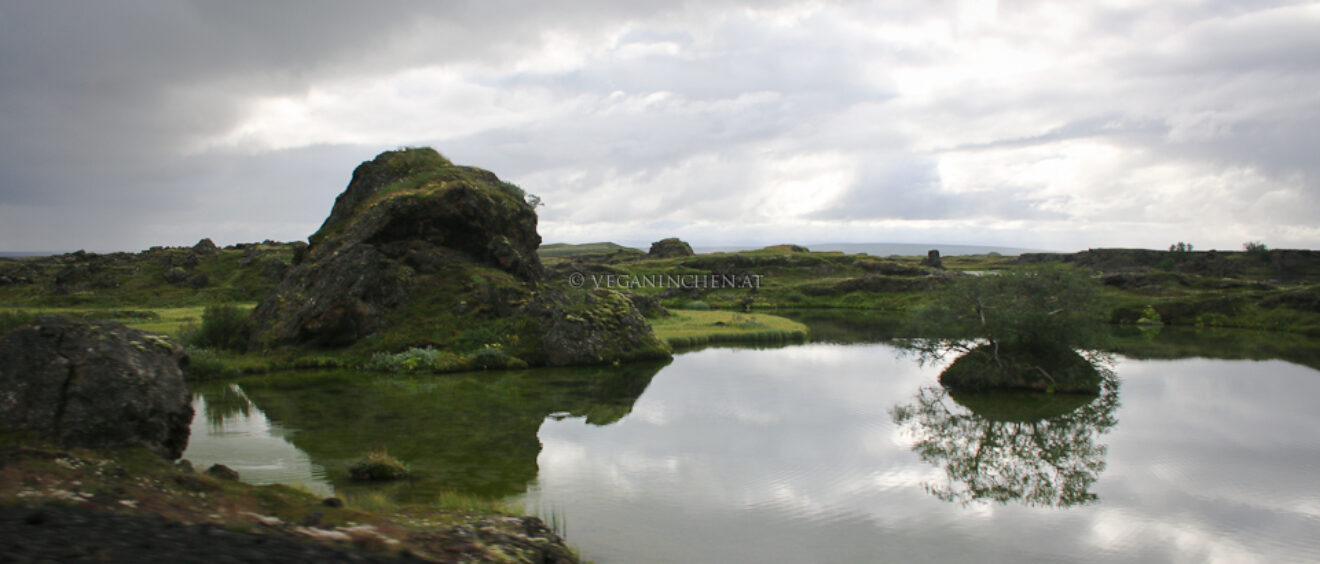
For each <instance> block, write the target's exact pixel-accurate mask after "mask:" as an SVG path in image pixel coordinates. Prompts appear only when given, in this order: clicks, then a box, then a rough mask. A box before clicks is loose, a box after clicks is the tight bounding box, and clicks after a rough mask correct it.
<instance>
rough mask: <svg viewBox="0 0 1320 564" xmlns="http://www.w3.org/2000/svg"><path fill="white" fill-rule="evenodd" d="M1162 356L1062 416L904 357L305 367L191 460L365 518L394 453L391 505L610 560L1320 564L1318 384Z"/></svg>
mask: <svg viewBox="0 0 1320 564" xmlns="http://www.w3.org/2000/svg"><path fill="white" fill-rule="evenodd" d="M1182 339H1184V340H1186V337H1182ZM1148 350H1155V351H1164V353H1162V354H1158V355H1155V354H1140V355H1138V354H1133V355H1131V356H1123V355H1117V356H1116V357H1115V359H1114V361H1113V363H1112V366H1111V368H1112V370H1113V371H1114V373H1115V374H1116V375H1117V380H1118V382H1119V385H1118V386H1117V387H1116V388H1113V389H1110V390H1107V391H1106V392H1105V393H1104V394H1102V395H1101V396H1100V397H1098V398H1095V399H1089V398H1088V399H1080V400H1079V399H1076V398H1068V397H1062V398H1059V399H1052V400H1049V401H1047V402H1041V401H1033V400H1029V399H1027V400H1023V399H1012V398H1002V397H989V398H987V397H962V396H960V397H958V398H954V397H950V396H949V395H947V394H946V393H944V392H943V391H942V390H941V389H940V388H939V387H938V385H937V384H936V378H937V376H938V374H939V370H940V367H939V366H931V365H926V366H921V365H919V364H918V363H916V362H914V361H913V359H911V358H908V357H904V356H902V355H901V354H900V353H899V350H898V349H896V348H895V347H893V346H891V345H889V344H885V343H863V344H819V343H818V344H809V345H802V346H794V347H786V348H779V349H762V350H752V349H705V350H701V351H696V352H691V353H685V354H681V355H678V356H676V357H675V359H674V360H673V362H672V363H669V364H667V365H631V366H624V367H620V368H598V369H578V370H536V371H522V372H500V373H487V374H476V375H464V376H451V377H439V378H437V377H416V378H407V377H381V376H377V375H363V374H345V373H337V374H329V375H309V374H300V375H290V376H288V377H287V378H283V379H282V378H278V377H277V378H272V379H267V380H263V381H250V382H246V383H243V384H240V385H234V384H216V385H210V386H206V387H202V388H199V390H198V393H197V398H196V402H197V404H198V405H197V407H198V413H199V416H198V417H197V419H196V420H195V421H194V427H193V439H192V442H191V444H190V446H189V450H188V452H186V453H185V457H187V458H190V459H192V460H193V462H194V463H196V464H210V463H211V462H223V463H225V464H228V465H230V466H233V467H235V468H236V469H237V470H239V471H240V472H241V473H242V474H243V476H244V479H245V480H249V481H253V482H260V483H268V482H296V483H303V484H306V485H308V487H310V488H312V489H313V490H317V491H321V492H325V493H329V492H331V491H333V492H334V493H336V495H341V496H345V497H347V498H349V500H350V503H351V502H352V496H353V495H359V494H360V493H361V491H362V490H360V489H356V488H353V487H351V486H350V485H349V484H348V483H347V482H346V480H345V477H344V475H345V473H346V471H345V469H346V468H347V466H348V465H349V464H351V463H352V462H353V460H355V459H356V458H357V457H359V456H361V455H362V453H364V452H366V451H368V450H371V449H373V448H378V447H387V448H388V450H389V452H390V453H391V454H394V455H396V456H398V457H400V458H402V459H404V460H405V461H408V462H409V463H410V464H411V465H412V466H413V468H414V469H415V470H418V471H419V474H420V476H419V477H418V478H417V479H415V480H414V481H412V482H409V483H406V484H398V485H393V486H390V487H389V489H387V490H384V491H387V492H388V495H390V496H392V497H395V498H397V499H400V500H404V501H409V502H423V503H424V502H425V501H426V500H427V499H428V497H432V496H435V495H437V494H438V492H442V491H446V490H460V491H468V492H475V493H480V494H483V495H489V496H499V497H505V498H507V499H510V500H513V501H515V502H517V503H521V504H522V506H523V507H525V509H526V511H527V512H529V513H532V514H539V515H541V516H543V517H544V518H545V519H546V520H547V521H548V522H553V523H554V524H555V526H556V528H558V529H559V530H560V531H561V532H562V533H564V534H566V536H567V538H568V540H569V542H570V544H572V545H573V546H574V547H575V548H577V549H578V550H579V551H580V552H581V554H582V556H583V557H584V558H586V559H588V560H593V561H596V562H600V563H606V562H720V561H724V562H765V561H775V562H886V561H892V562H913V561H933V562H952V561H968V560H976V561H985V562H1019V561H1051V562H1053V561H1077V562H1308V561H1320V479H1317V478H1316V477H1317V476H1318V475H1320V411H1318V410H1317V409H1316V408H1315V406H1316V402H1317V399H1320V371H1317V370H1316V369H1314V368H1311V367H1308V366H1306V365H1304V364H1299V363H1293V362H1288V361H1284V360H1223V359H1207V358H1198V357H1188V358H1164V359H1145V360H1141V359H1138V358H1135V357H1136V356H1141V357H1146V358H1149V357H1151V356H1164V357H1177V356H1179V354H1178V353H1176V352H1175V353H1172V354H1169V353H1168V350H1169V349H1168V348H1167V347H1163V348H1162V347H1159V346H1152V347H1148ZM1294 360H1296V359H1294ZM1307 364H1311V365H1314V363H1312V362H1308V363H1307ZM203 414H204V415H205V416H203Z"/></svg>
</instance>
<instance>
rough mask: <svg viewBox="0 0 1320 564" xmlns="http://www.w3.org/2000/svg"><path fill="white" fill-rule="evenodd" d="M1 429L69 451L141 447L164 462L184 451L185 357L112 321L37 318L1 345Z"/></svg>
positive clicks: (187, 408) (187, 415) (187, 419)
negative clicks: (30, 435) (20, 431)
mask: <svg viewBox="0 0 1320 564" xmlns="http://www.w3.org/2000/svg"><path fill="white" fill-rule="evenodd" d="M0 358H3V359H4V362H3V363H0V423H4V424H5V425H8V426H11V427H15V428H21V429H28V430H31V431H34V432H36V433H38V434H39V435H42V436H45V437H48V438H50V439H52V440H55V441H57V442H59V443H62V444H65V445H69V446H79V447H87V448H113V447H127V446H144V447H146V448H148V449H150V450H151V451H152V452H155V453H156V454H159V455H160V456H162V457H165V458H167V459H175V458H178V457H179V456H180V455H181V454H182V453H183V450H184V448H185V447H186V446H187V445H188V432H189V424H190V423H191V422H192V416H193V409H192V403H191V400H192V398H191V396H190V394H189V393H188V388H187V386H186V385H185V384H184V382H183V374H182V373H181V371H180V369H181V366H182V365H186V364H187V361H188V357H187V355H186V354H184V352H183V349H182V348H181V347H179V346H178V345H176V344H174V343H171V342H169V341H167V340H165V339H162V338H161V337H158V336H156V335H152V334H150V333H145V332H142V331H138V330H136V329H129V328H127V327H124V326H122V325H119V324H116V323H106V322H79V321H73V320H71V319H68V318H64V317H59V316H42V317H40V318H38V319H37V321H36V323H34V324H33V325H30V326H27V327H21V328H19V329H15V330H14V331H12V332H10V333H9V334H7V335H5V336H4V338H3V339H0Z"/></svg>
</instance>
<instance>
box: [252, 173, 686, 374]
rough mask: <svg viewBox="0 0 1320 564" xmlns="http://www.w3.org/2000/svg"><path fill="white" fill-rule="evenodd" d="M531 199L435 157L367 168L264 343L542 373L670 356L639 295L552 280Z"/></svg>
mask: <svg viewBox="0 0 1320 564" xmlns="http://www.w3.org/2000/svg"><path fill="white" fill-rule="evenodd" d="M524 198H525V194H524V192H523V191H522V190H521V189H520V188H518V187H517V186H514V185H513V184H510V183H507V182H504V181H502V180H500V179H499V178H498V177H496V176H495V175H494V174H493V173H491V172H488V171H485V170H482V169H478V168H473V167H465V166H456V165H454V164H453V163H452V162H450V161H449V160H448V159H446V158H444V157H443V156H441V155H440V154H439V153H437V152H436V151H435V150H433V149H429V148H425V149H406V150H401V151H389V152H386V153H382V154H380V155H379V156H377V157H376V158H375V159H374V160H371V161H368V162H365V163H362V164H361V165H360V166H359V167H358V168H357V170H355V171H354V173H353V180H352V181H351V182H350V183H349V186H348V188H347V189H346V190H345V191H344V192H343V193H342V194H340V195H339V197H338V198H337V199H336V200H335V205H334V209H333V210H332V211H331V213H330V216H329V217H328V218H327V219H326V221H325V223H324V224H323V225H322V226H321V228H320V229H319V230H318V231H317V232H316V233H315V234H314V235H312V237H311V238H310V241H311V243H310V246H309V247H308V248H307V251H306V253H305V256H303V257H301V260H300V261H298V263H297V264H296V265H294V266H292V267H290V268H289V269H288V271H287V272H286V273H285V275H284V277H283V279H282V280H281V281H280V282H279V284H278V285H277V286H276V287H275V288H274V289H273V290H272V291H271V292H270V294H269V295H267V296H266V298H265V299H264V300H263V301H262V302H261V303H260V304H259V305H258V306H257V308H256V309H254V310H253V312H252V322H253V327H254V328H255V329H256V330H255V331H254V332H253V336H252V343H251V345H253V346H255V347H258V348H266V349H269V348H276V347H285V346H294V347H312V348H342V347H354V348H356V349H358V350H359V351H361V352H363V353H370V352H375V351H388V352H396V351H400V350H404V349H407V348H410V347H431V348H436V349H442V350H447V351H451V352H454V353H457V354H466V353H472V352H474V351H479V350H488V349H493V348H497V349H499V350H500V351H501V354H507V355H509V356H512V357H515V358H518V359H521V360H523V361H525V362H527V363H528V364H532V365H547V364H548V365H567V364H589V363H607V362H614V361H619V360H632V359H641V358H662V357H667V356H668V355H669V352H668V350H667V349H666V348H665V347H664V345H663V344H662V343H660V341H659V340H657V339H656V338H655V336H654V335H653V334H652V333H651V330H650V327H649V325H647V324H646V321H645V318H643V317H642V316H641V314H640V313H638V312H637V310H636V308H634V307H631V304H630V303H629V302H628V300H627V299H626V298H623V297H622V296H618V297H617V298H616V297H614V296H611V295H608V294H614V292H608V291H606V292H584V291H575V290H573V289H571V288H562V289H561V288H558V287H553V286H552V285H550V284H549V283H548V282H547V281H546V276H545V273H544V271H543V270H542V267H541V262H540V259H539V258H538V257H537V253H536V250H537V247H538V246H539V245H540V243H541V237H540V235H538V234H537V233H536V212H535V208H534V207H533V206H532V205H531V204H529V203H527V202H526V201H525V199H524ZM620 303H621V304H626V305H628V307H615V305H617V304H620ZM575 319H581V320H583V324H582V326H578V325H571V324H572V323H574V322H575V321H574V320H575ZM565 323H569V324H570V325H565ZM564 335H572V336H573V337H572V338H566V337H564Z"/></svg>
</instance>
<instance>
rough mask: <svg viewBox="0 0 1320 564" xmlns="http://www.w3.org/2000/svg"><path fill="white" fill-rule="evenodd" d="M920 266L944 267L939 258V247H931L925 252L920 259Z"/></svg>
mask: <svg viewBox="0 0 1320 564" xmlns="http://www.w3.org/2000/svg"><path fill="white" fill-rule="evenodd" d="M921 266H926V267H930V268H940V269H942V268H944V261H942V260H940V251H939V249H931V250H929V251H927V252H926V258H924V259H921Z"/></svg>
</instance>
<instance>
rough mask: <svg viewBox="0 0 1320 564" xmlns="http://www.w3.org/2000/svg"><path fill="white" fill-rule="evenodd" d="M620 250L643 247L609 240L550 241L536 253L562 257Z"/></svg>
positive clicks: (548, 256)
mask: <svg viewBox="0 0 1320 564" xmlns="http://www.w3.org/2000/svg"><path fill="white" fill-rule="evenodd" d="M618 251H637V252H643V251H642V250H641V249H636V248H633V247H625V246H623V245H619V244H615V243H608V242H606V243H581V244H573V243H550V244H549V245H541V247H540V248H538V249H536V254H537V255H540V257H541V258H562V257H571V256H576V255H593V254H610V253H614V252H618Z"/></svg>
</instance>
